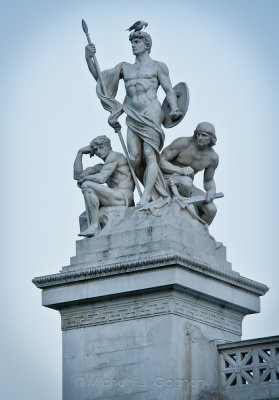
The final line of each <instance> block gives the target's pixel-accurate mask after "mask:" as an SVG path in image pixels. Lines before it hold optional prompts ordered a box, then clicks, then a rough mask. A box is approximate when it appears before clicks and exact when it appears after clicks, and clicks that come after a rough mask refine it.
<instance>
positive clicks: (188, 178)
mask: <svg viewBox="0 0 279 400" xmlns="http://www.w3.org/2000/svg"><path fill="white" fill-rule="evenodd" d="M216 140H217V139H216V134H215V128H214V126H213V125H212V124H211V123H209V122H201V123H199V124H198V125H197V128H196V129H195V132H194V135H193V136H192V137H180V138H178V139H176V140H174V141H173V142H172V143H171V144H170V145H169V146H167V147H166V148H165V149H164V150H163V152H162V154H161V164H160V166H161V169H162V171H163V173H164V176H165V178H166V180H169V179H171V180H172V182H173V183H174V184H175V185H176V187H177V189H178V193H179V195H181V196H184V197H190V196H192V195H200V194H202V193H203V192H202V191H201V190H200V189H198V188H196V187H195V186H194V185H193V179H194V175H195V174H196V173H197V172H199V171H203V170H204V189H205V191H206V200H205V202H204V203H201V204H198V205H197V206H196V208H197V211H198V215H199V217H200V218H202V219H203V220H204V221H205V222H206V223H207V224H208V225H209V224H211V222H212V221H213V219H214V217H215V215H216V212H217V209H216V206H215V204H214V203H213V199H214V196H215V194H216V187H215V182H214V173H215V170H216V168H217V166H218V162H219V158H218V154H217V153H216V152H215V151H214V150H213V148H212V146H214V145H215V143H216Z"/></svg>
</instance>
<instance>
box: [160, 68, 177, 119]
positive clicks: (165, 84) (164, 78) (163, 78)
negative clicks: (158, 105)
mask: <svg viewBox="0 0 279 400" xmlns="http://www.w3.org/2000/svg"><path fill="white" fill-rule="evenodd" d="M158 65H159V68H158V79H159V82H160V85H161V86H162V88H163V89H164V91H165V92H166V97H167V100H168V102H169V105H170V108H171V114H170V116H171V119H172V120H173V121H175V120H177V119H178V118H179V117H180V116H181V112H180V111H179V109H178V106H177V97H176V94H175V93H174V90H173V88H172V86H171V81H170V77H169V70H168V67H167V66H166V64H164V63H162V62H158Z"/></svg>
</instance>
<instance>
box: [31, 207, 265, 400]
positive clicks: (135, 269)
mask: <svg viewBox="0 0 279 400" xmlns="http://www.w3.org/2000/svg"><path fill="white" fill-rule="evenodd" d="M106 212H107V214H111V215H110V216H109V217H108V220H107V225H106V226H105V227H104V229H103V230H102V231H101V232H100V233H99V235H98V236H97V237H93V238H85V239H82V240H79V241H78V242H77V252H76V255H75V256H74V257H72V259H71V263H70V265H68V266H65V267H63V268H62V271H61V272H60V273H59V274H54V275H50V276H45V277H40V278H36V279H35V280H34V283H35V284H36V285H37V286H38V287H40V288H42V289H43V294H42V301H43V305H44V306H46V307H50V308H53V309H56V310H59V312H60V313H61V321H62V331H63V387H64V389H63V399H64V400H75V399H76V398H79V399H81V400H88V399H92V400H93V399H96V400H97V399H98V400H108V399H114V400H131V399H133V400H134V399H138V400H147V399H148V400H149V399H154V400H157V399H158V400H162V399H163V400H185V399H191V400H198V399H204V398H208V393H211V394H212V393H213V394H212V396H213V395H214V393H215V390H216V388H217V386H218V374H217V370H218V353H217V348H216V345H217V344H218V343H225V342H228V341H230V342H231V341H236V340H240V338H241V331H242V320H243V317H244V316H245V315H247V314H250V313H255V312H259V311H260V300H259V297H260V296H261V295H263V294H264V293H265V292H266V290H267V287H266V286H265V285H262V284H259V283H257V282H254V281H251V280H249V279H247V278H244V277H242V276H240V275H239V274H238V273H237V272H234V271H232V268H231V265H230V263H228V262H227V260H226V252H225V248H224V246H223V245H222V244H221V243H217V242H216V241H215V240H214V238H212V237H211V236H210V235H209V233H208V230H207V229H206V228H205V227H204V225H202V224H200V223H199V222H198V221H197V220H196V219H194V218H193V217H191V215H190V214H189V213H188V212H187V211H186V210H181V208H180V206H179V205H178V204H177V203H176V202H175V201H173V202H172V203H171V204H169V205H168V206H164V207H163V208H162V209H160V212H159V215H160V216H157V217H156V216H154V215H149V214H148V213H149V210H148V209H146V210H143V209H142V208H141V207H129V208H125V207H122V208H121V207H116V208H112V209H110V210H106ZM113 214H116V215H115V216H114V217H113ZM206 396H207V397H206ZM213 398H214V397H213Z"/></svg>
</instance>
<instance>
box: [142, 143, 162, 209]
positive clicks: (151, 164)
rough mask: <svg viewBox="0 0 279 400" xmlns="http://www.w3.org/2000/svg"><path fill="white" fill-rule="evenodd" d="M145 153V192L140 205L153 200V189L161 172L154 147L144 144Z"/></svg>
mask: <svg viewBox="0 0 279 400" xmlns="http://www.w3.org/2000/svg"><path fill="white" fill-rule="evenodd" d="M143 153H144V158H145V161H146V170H145V185H144V192H143V195H142V198H141V199H140V202H139V204H146V203H148V202H149V201H150V200H151V193H152V189H153V187H154V185H155V182H156V179H157V176H158V172H159V166H158V162H157V156H156V152H155V150H154V149H153V147H152V146H150V144H148V143H146V142H144V143H143Z"/></svg>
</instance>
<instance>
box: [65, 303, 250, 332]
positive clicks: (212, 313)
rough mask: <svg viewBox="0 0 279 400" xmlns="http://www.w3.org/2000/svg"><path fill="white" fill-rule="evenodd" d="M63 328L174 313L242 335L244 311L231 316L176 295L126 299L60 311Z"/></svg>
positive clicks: (82, 326)
mask: <svg viewBox="0 0 279 400" xmlns="http://www.w3.org/2000/svg"><path fill="white" fill-rule="evenodd" d="M60 312H61V328H62V330H63V331H64V330H69V329H78V328H86V327H89V326H96V325H103V324H111V323H115V322H122V321H128V320H134V319H141V318H149V317H156V316H159V315H167V314H174V315H177V316H181V317H184V318H187V319H190V320H193V321H197V322H201V323H204V324H206V325H210V326H213V327H215V328H218V329H222V330H224V331H228V332H231V333H234V334H237V335H241V333H242V330H241V324H242V319H243V315H240V314H239V316H238V317H237V316H235V317H232V316H231V315H229V314H228V313H225V312H223V311H222V312H220V311H218V310H216V309H211V308H209V307H205V306H204V305H201V304H197V303H193V302H191V301H189V300H186V299H182V298H179V297H176V296H161V297H155V298H151V299H147V300H137V301H126V302H121V303H120V304H114V305H102V306H100V305H96V304H92V305H91V306H90V307H87V308H85V307H80V308H75V309H71V308H70V307H67V308H65V309H62V310H61V311H60Z"/></svg>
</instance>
